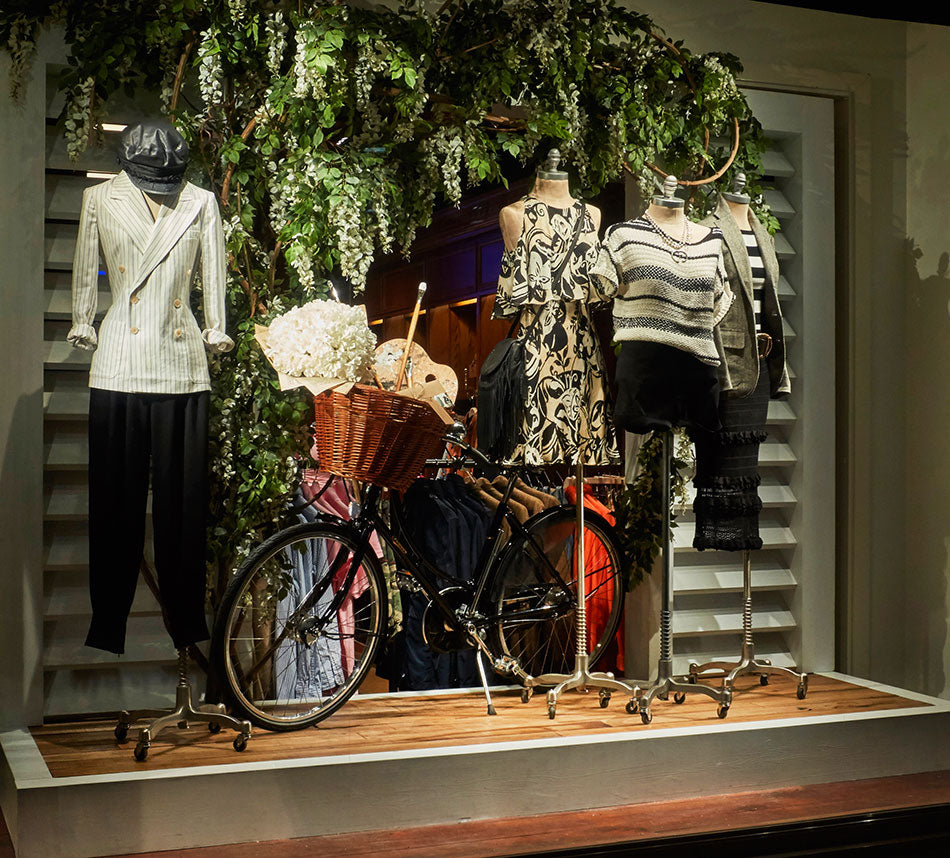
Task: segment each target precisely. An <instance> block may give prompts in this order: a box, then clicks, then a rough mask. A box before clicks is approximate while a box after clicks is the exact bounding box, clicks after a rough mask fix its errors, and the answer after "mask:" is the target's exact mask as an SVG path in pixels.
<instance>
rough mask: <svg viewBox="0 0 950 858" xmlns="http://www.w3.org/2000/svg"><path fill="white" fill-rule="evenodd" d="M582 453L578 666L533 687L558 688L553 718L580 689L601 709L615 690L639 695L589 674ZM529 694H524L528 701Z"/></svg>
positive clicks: (551, 701)
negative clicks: (595, 692) (562, 700)
mask: <svg viewBox="0 0 950 858" xmlns="http://www.w3.org/2000/svg"><path fill="white" fill-rule="evenodd" d="M581 455H582V453H581V452H579V453H578V461H577V471H576V474H577V477H576V480H577V501H576V507H575V508H576V513H577V536H576V537H575V540H574V558H575V559H574V563H575V566H576V568H577V613H576V619H575V631H574V635H575V638H576V644H577V650H576V653H577V655H576V664H575V666H574V673H573V674H572V675H570V676H566V675H564V674H556V673H545V674H542V675H541V676H538V677H535V678H534V684H537V685H555V686H556V687H555V688H552V689H551V690H550V691H548V717H549V718H554V717H555V716H556V715H557V701H558V698H559V697H560V696H561V695H562V694H563V693H564V692H565V691H570V690H572V689H575V688H576V689H577V690H578V691H581V692H586V691H587V690H588V688H599V689H600V692H599V696H600V705H601V708H603V707H605V706H607V704H608V703H609V702H610V695H611V693H612V692H614V691H621V692H625V693H627V694H636V693H637V691H638V690H639V687H638V686H636V685H630V684H628V683H626V682H621V681H620V680H619V679H616V678H615V677H614V675H613V674H612V673H591V672H590V654H589V653H588V651H587V582H586V577H587V576H586V565H585V558H584V463H583V461H582V460H581ZM527 697H530V693H529V694H527V695H523V696H522V699H523V700H526V699H527Z"/></svg>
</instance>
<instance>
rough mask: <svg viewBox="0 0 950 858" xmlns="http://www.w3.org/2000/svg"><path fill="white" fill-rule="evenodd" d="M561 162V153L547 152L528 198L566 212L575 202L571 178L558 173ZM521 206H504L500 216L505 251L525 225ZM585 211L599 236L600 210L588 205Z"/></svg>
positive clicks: (514, 245) (522, 205) (518, 204)
mask: <svg viewBox="0 0 950 858" xmlns="http://www.w3.org/2000/svg"><path fill="white" fill-rule="evenodd" d="M560 161H561V153H560V152H559V151H558V150H557V149H552V150H551V151H550V152H548V158H547V162H546V163H545V165H544V167H543V168H542V169H541V170H538V173H537V176H536V177H535V180H534V186H533V187H532V188H531V193H530V194H529V196H531V197H534V198H535V199H538V200H541V202H543V203H546V204H547V205H549V206H552V207H553V208H560V209H569V208H570V207H571V206H573V205H574V204H575V203H577V200H576V199H575V198H574V197H572V196H571V186H570V176H569V175H568V174H567V173H566V172H564V171H563V170H559V169H558V164H559V163H560ZM524 202H525V201H524V200H523V199H522V200H517V201H516V202H513V203H512V204H511V205H508V206H505V207H504V208H503V209H502V210H501V213H500V214H499V217H498V221H499V225H500V226H501V235H502V238H503V239H504V240H505V248H506V249H507V250H514V249H515V247H516V246H517V244H518V238H519V237H520V235H521V228H522V226H523V225H524ZM587 211H588V213H589V214H590V216H591V219H592V220H593V222H594V231H595V232H600V219H601V213H600V209H598V208H597V207H596V206H592V205H588V206H587Z"/></svg>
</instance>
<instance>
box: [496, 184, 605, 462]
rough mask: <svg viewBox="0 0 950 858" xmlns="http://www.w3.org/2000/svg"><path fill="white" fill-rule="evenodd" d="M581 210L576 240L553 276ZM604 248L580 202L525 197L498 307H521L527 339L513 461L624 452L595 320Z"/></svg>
mask: <svg viewBox="0 0 950 858" xmlns="http://www.w3.org/2000/svg"><path fill="white" fill-rule="evenodd" d="M582 211H583V213H584V215H583V216H584V223H583V224H582V226H581V232H580V235H579V236H578V239H577V244H576V245H575V247H574V249H573V250H572V251H571V253H570V258H569V259H568V260H567V264H566V265H565V266H564V272H563V274H562V276H561V277H560V279H559V281H558V282H556V283H555V282H552V280H553V277H552V272H556V271H557V269H558V267H559V266H560V264H561V262H562V261H563V259H564V257H565V255H566V254H567V252H568V250H569V248H570V246H571V243H572V241H573V237H574V229H575V226H576V225H577V218H578V217H580V216H581V212H582ZM599 252H600V242H599V241H598V239H597V232H596V230H595V228H594V222H593V220H592V218H591V215H590V213H589V212H587V210H586V208H584V207H583V206H582V204H581V203H580V202H576V203H574V205H573V206H571V207H570V208H564V209H562V208H555V207H553V206H549V205H547V204H546V203H543V202H541V201H540V200H537V199H535V198H533V197H525V199H524V224H523V226H522V229H521V236H520V237H519V239H518V245H517V247H516V248H515V249H514V250H506V251H505V252H504V254H503V256H502V260H501V276H500V277H499V279H498V293H497V296H496V298H495V309H494V313H493V316H494V317H495V318H509V319H510V318H513V317H514V316H516V315H518V314H519V313H521V314H522V316H521V327H520V330H519V333H518V338H519V339H521V340H523V342H524V345H525V371H526V375H527V382H528V398H527V402H526V403H525V416H524V423H523V426H522V429H521V432H520V441H519V443H518V446H517V447H516V448H515V450H514V452H513V453H512V456H511V459H512V461H518V462H524V463H525V464H527V465H546V464H553V463H561V462H569V463H571V464H576V462H577V460H578V453H579V451H583V453H582V461H583V462H584V463H585V464H588V465H606V464H611V463H614V462H617V461H618V459H619V455H618V452H617V441H616V437H615V435H614V432H613V421H612V420H611V417H610V409H609V406H608V402H607V382H606V378H605V375H604V360H603V355H602V354H601V351H600V343H599V342H598V339H597V332H596V330H595V329H594V325H593V322H592V320H591V308H592V307H593V306H595V305H597V304H601V303H605V302H606V301H608V300H609V298H608V297H607V296H606V295H605V294H604V293H603V292H602V291H601V290H600V287H599V285H598V282H597V281H596V280H595V279H594V278H592V277H591V276H590V274H589V269H591V268H592V267H593V266H594V263H595V262H596V261H597V257H598V254H599ZM535 321H537V324H534V325H533V323H534V322H535ZM532 325H533V327H532Z"/></svg>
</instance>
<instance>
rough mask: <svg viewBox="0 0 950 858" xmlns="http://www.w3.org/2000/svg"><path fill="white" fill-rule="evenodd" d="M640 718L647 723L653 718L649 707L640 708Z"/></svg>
mask: <svg viewBox="0 0 950 858" xmlns="http://www.w3.org/2000/svg"><path fill="white" fill-rule="evenodd" d="M640 720H641V721H642V722H643V723H644V724H649V723H650V722H651V721H652V720H653V713H652V712H651V711H650V710H649V709H641V710H640Z"/></svg>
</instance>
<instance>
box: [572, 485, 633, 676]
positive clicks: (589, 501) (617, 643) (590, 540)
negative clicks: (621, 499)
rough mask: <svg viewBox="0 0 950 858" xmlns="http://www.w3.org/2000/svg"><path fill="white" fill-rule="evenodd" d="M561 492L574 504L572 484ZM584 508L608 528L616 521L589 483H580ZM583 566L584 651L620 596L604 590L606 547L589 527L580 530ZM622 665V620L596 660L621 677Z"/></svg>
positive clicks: (575, 497) (600, 631)
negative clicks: (599, 517) (585, 621)
mask: <svg viewBox="0 0 950 858" xmlns="http://www.w3.org/2000/svg"><path fill="white" fill-rule="evenodd" d="M565 494H566V496H567V501H568V503H570V504H576V503H577V486H576V485H571V486H568V487H567V488H566V489H565ZM584 509H589V510H590V511H591V512H595V513H597V515H599V516H601V518H603V519H604V520H605V521H606V522H607V523H608V524H609V525H610V526H611V527H613V526H615V525H616V523H617V522H616V520H615V519H614V516H613V513H611V511H610V510H609V509H607V507H605V506H604V505H603V504H602V503H601V502H600V501H599V500H597V498H596V497H594V494H593V492H592V491H591V489H590V486H586V485H585V486H584ZM575 532H576V531H575ZM576 562H577V561H576V560H575V561H574V565H573V566H572V568H573V569H574V570H575V574H576V569H577V566H576ZM584 569H585V570H586V571H585V576H584V585H585V587H586V588H587V651H588V652H590V651H591V649H592V648H593V646H594V645H595V644H596V643H597V641H598V640H599V639H600V635H601V633H602V632H603V630H604V629H605V628H606V626H607V620H608V619H609V617H610V610H611V608H612V606H613V599H622V598H623V593H621V592H615V591H612V590H611V591H608V590H607V581H608V580H609V578H610V568H609V558H608V556H607V550H606V549H605V548H604V546H603V544H602V543H601V542H600V541H599V540H598V539H596V537H595V536H594V534H593V532H592V531H590V530H585V531H584ZM623 665H624V631H623V623H621V624H620V627H619V628H618V629H617V634H616V636H615V637H614V640H613V641H611V642H610V643H609V644H608V645H607V649H606V651H605V652H604V654H603V656H602V657H601V660H600V661H599V662H598V663H597V669H598V670H607V671H612V672H613V673H616V674H619V675H620V676H622V675H623Z"/></svg>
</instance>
